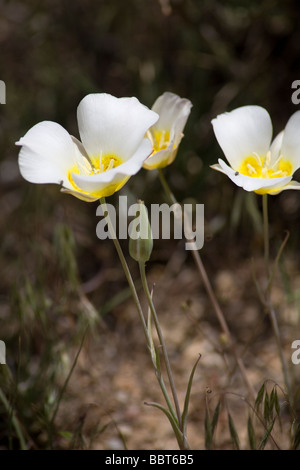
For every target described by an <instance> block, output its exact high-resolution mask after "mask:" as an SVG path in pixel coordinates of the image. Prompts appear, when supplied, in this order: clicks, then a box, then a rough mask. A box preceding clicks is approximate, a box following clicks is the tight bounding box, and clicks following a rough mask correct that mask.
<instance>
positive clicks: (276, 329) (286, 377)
mask: <svg viewBox="0 0 300 470" xmlns="http://www.w3.org/2000/svg"><path fill="white" fill-rule="evenodd" d="M262 202H263V204H262V207H263V224H264V251H265V252H264V255H265V266H266V274H267V288H266V291H265V306H266V308H267V311H268V313H269V316H270V319H271V324H272V329H273V333H274V336H275V341H276V344H277V348H278V353H279V358H280V362H281V368H282V374H283V378H284V382H285V386H286V389H287V394H288V397H289V401H290V404H291V405H292V393H291V386H290V381H289V375H288V371H287V367H286V363H285V359H284V356H283V351H282V346H281V339H280V332H279V326H278V321H277V316H276V312H275V309H274V307H273V305H272V301H271V295H270V294H271V293H270V283H271V276H270V268H269V263H270V261H269V216H268V195H267V194H263V201H262Z"/></svg>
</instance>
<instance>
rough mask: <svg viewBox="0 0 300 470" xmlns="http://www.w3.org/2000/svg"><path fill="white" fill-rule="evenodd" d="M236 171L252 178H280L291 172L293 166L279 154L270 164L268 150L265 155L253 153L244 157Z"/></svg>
mask: <svg viewBox="0 0 300 470" xmlns="http://www.w3.org/2000/svg"><path fill="white" fill-rule="evenodd" d="M238 171H239V173H241V174H242V175H245V176H252V177H254V178H280V177H282V176H290V175H291V174H292V172H293V166H292V164H291V163H290V162H289V161H288V160H284V159H283V158H282V156H281V155H280V156H279V158H278V159H277V160H276V161H275V162H274V163H272V165H271V152H268V153H267V155H266V157H260V156H259V155H258V154H257V153H253V154H252V155H250V156H249V157H246V158H245V160H244V161H243V163H242V164H241V166H240V167H239V169H238Z"/></svg>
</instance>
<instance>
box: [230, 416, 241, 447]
mask: <svg viewBox="0 0 300 470" xmlns="http://www.w3.org/2000/svg"><path fill="white" fill-rule="evenodd" d="M228 426H229V431H230V436H231V439H232V442H233V445H234V447H235V449H236V450H240V444H239V437H238V433H237V431H236V428H235V425H234V422H233V419H232V417H231V414H230V413H228Z"/></svg>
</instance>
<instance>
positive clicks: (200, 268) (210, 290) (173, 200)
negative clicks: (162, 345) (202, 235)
mask: <svg viewBox="0 0 300 470" xmlns="http://www.w3.org/2000/svg"><path fill="white" fill-rule="evenodd" d="M158 174H159V178H160V181H161V184H162V186H163V188H164V190H165V192H166V195H167V197H168V199H169V201H170V202H171V203H172V204H175V203H177V200H176V198H175V196H174V194H173V193H172V191H171V189H170V187H169V185H168V183H167V181H166V179H165V176H164V174H163V171H162V170H161V169H159V170H158ZM188 232H189V231H188ZM191 252H192V256H193V258H194V261H195V264H196V266H197V269H198V271H199V273H200V275H201V278H202V281H203V284H204V287H205V289H206V292H207V294H208V297H209V299H210V301H211V303H212V306H213V308H214V310H215V313H216V316H217V319H218V321H219V324H220V326H221V329H222V330H223V333H224V334H225V336H226V338H227V340H228V343H229V346H230V348H231V352H232V354H233V356H234V358H235V361H236V364H237V366H238V368H239V370H240V373H241V375H242V377H243V379H244V382H245V384H246V386H247V388H248V391H249V394H250V396H251V397H252V399H254V400H255V397H256V393H255V390H254V388H253V386H252V384H251V383H250V382H249V380H248V377H247V373H246V369H245V366H244V364H243V361H242V359H241V358H240V356H239V354H238V352H237V351H236V348H235V343H234V341H233V338H232V336H231V334H230V330H229V328H228V325H227V322H226V320H225V316H224V314H223V312H222V309H221V307H220V305H219V302H218V301H217V298H216V296H215V293H214V290H213V288H212V285H211V283H210V280H209V278H208V275H207V272H206V269H205V267H204V264H203V262H202V259H201V257H200V254H199V251H198V250H197V249H196V246H195V249H194V250H191Z"/></svg>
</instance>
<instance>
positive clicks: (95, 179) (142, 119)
mask: <svg viewBox="0 0 300 470" xmlns="http://www.w3.org/2000/svg"><path fill="white" fill-rule="evenodd" d="M157 119H158V115H157V114H156V113H155V112H153V111H151V110H150V109H148V108H147V107H146V106H144V105H142V104H141V103H140V102H139V101H138V100H137V99H136V98H115V97H114V96H111V95H108V94H105V93H100V94H90V95H87V96H86V97H85V98H83V100H82V101H81V102H80V104H79V106H78V108H77V120H78V128H79V134H80V137H81V142H80V141H79V140H77V139H76V138H75V137H73V136H71V135H70V134H69V133H68V132H67V131H66V130H65V129H64V128H63V127H62V126H60V125H59V124H57V123H55V122H50V121H44V122H40V123H39V124H36V125H35V126H34V127H32V128H31V129H30V130H29V131H28V132H27V133H26V134H25V136H24V137H22V138H21V139H20V140H19V141H18V142H16V145H21V146H22V148H21V150H20V153H19V167H20V172H21V174H22V176H23V177H24V178H25V179H26V180H27V181H29V182H31V183H56V184H60V185H61V186H62V189H61V190H62V191H63V192H66V193H69V194H72V195H73V196H76V197H77V198H79V199H82V200H84V201H87V202H90V201H95V200H97V199H99V198H100V197H106V196H110V195H112V194H113V193H115V192H116V191H118V190H119V189H120V188H122V186H123V185H124V184H125V183H126V182H127V180H128V179H129V178H130V176H132V175H134V174H136V173H137V172H138V171H139V170H140V169H141V167H142V165H143V162H144V160H145V159H146V158H147V157H148V156H149V155H150V154H151V152H152V144H151V142H150V140H149V139H146V138H144V137H145V133H146V131H147V129H148V128H149V127H150V126H152V125H153V124H154V123H155V122H156V121H157Z"/></svg>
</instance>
